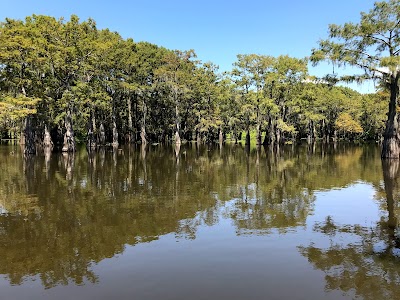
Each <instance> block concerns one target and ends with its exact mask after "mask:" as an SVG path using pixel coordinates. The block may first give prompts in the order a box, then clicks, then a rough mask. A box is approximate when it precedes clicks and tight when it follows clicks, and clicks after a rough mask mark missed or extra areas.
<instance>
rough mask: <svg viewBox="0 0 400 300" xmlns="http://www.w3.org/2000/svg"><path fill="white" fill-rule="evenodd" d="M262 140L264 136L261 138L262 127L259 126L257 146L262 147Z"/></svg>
mask: <svg viewBox="0 0 400 300" xmlns="http://www.w3.org/2000/svg"><path fill="white" fill-rule="evenodd" d="M261 139H262V136H261V125H260V124H257V141H256V144H257V145H261Z"/></svg>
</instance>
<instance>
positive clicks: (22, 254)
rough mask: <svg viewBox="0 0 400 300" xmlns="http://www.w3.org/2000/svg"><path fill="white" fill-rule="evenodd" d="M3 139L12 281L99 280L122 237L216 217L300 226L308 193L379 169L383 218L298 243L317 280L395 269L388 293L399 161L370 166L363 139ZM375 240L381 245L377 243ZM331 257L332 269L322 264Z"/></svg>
mask: <svg viewBox="0 0 400 300" xmlns="http://www.w3.org/2000/svg"><path fill="white" fill-rule="evenodd" d="M10 149H11V148H10V147H2V148H0V168H1V169H2V172H1V173H0V191H1V193H0V212H1V214H0V241H1V242H0V253H2V255H0V274H3V275H4V276H6V278H7V279H8V280H9V282H10V284H12V285H20V284H23V283H24V281H25V280H28V279H29V278H40V281H41V283H42V285H43V286H44V287H45V288H51V287H55V286H57V285H68V284H75V285H81V284H87V283H98V280H99V279H98V275H97V274H95V273H94V271H93V265H94V264H96V263H98V262H100V261H102V260H104V259H106V258H111V257H114V256H115V255H116V254H120V253H123V252H124V250H125V248H126V246H127V245H132V246H134V245H137V244H141V243H146V242H150V241H154V240H157V239H159V238H160V237H161V236H163V235H167V234H169V233H173V234H174V235H175V237H176V238H177V239H188V240H193V239H196V236H197V231H198V228H199V227H200V226H213V225H216V224H218V223H219V222H220V220H221V219H222V218H228V219H229V220H231V223H232V224H233V225H232V226H233V227H234V228H235V232H236V235H237V236H243V235H244V236H251V235H271V234H275V233H278V234H285V233H287V232H290V231H295V230H297V229H299V228H303V229H304V228H305V226H306V220H307V217H308V216H309V215H310V214H311V213H312V212H313V209H314V202H315V198H316V195H315V193H316V192H317V191H323V190H330V189H333V188H344V187H347V186H349V185H352V184H354V183H357V182H360V181H363V182H368V183H369V184H371V185H373V186H374V187H375V188H376V190H377V193H378V194H379V193H381V192H382V191H381V190H382V185H381V184H380V183H381V181H382V167H383V170H384V172H383V179H384V182H385V185H384V190H385V191H386V192H387V193H389V194H390V191H392V194H391V195H392V198H390V197H389V196H387V199H388V200H387V209H389V211H390V210H392V211H393V213H389V221H388V222H384V221H381V222H380V223H378V224H376V227H375V228H371V229H366V228H360V227H357V226H355V227H354V228H349V227H348V226H344V227H343V226H340V225H337V224H336V223H335V222H334V220H333V219H329V220H327V221H326V223H324V224H319V225H318V224H317V226H316V227H315V231H316V232H323V233H326V234H329V236H330V237H333V236H334V235H335V234H341V233H342V232H343V231H346V230H347V231H350V233H351V234H353V235H357V236H359V237H360V238H361V240H362V243H360V245H356V246H355V247H353V246H352V245H349V246H348V247H343V246H337V245H336V244H332V248H329V249H319V248H316V247H315V246H314V245H313V244H311V245H309V246H307V247H304V246H301V247H299V251H300V252H301V254H302V255H303V256H305V257H307V258H308V260H309V261H310V263H311V264H313V265H314V266H315V267H316V268H319V269H322V270H324V271H326V272H327V277H326V280H327V286H328V288H342V287H343V286H344V290H346V288H347V287H348V288H355V287H354V286H355V285H356V284H357V280H358V278H359V277H358V276H360V275H357V274H358V273H354V274H353V273H352V272H353V268H354V269H357V270H359V271H357V272H359V273H360V272H361V273H362V272H369V271H371V272H374V270H375V269H374V268H376V267H375V265H377V267H378V268H381V269H377V270H381V271H385V272H387V273H386V274H388V275H387V276H389V277H390V276H394V277H393V278H392V277H390V278H389V279H385V280H386V281H387V284H386V285H385V284H384V283H383V279H382V278H380V279H379V280H380V281H377V282H378V283H379V284H380V283H381V284H382V286H383V287H381V290H380V291H381V292H385V291H386V290H382V289H385V287H387V289H388V291H387V292H388V293H389V287H390V284H394V282H395V280H397V273H396V272H397V269H398V268H397V267H396V266H394V264H395V263H396V261H397V256H396V255H397V254H396V253H397V250H396V249H397V246H396V245H397V244H396V241H397V239H396V229H395V227H396V226H397V220H396V218H395V212H396V209H397V202H396V203H395V199H396V197H395V196H394V195H397V194H398V192H399V190H398V189H399V186H398V173H399V171H398V165H397V167H395V166H391V167H390V166H386V165H385V164H384V165H383V166H381V162H380V159H379V150H378V149H377V148H376V147H374V146H363V147H360V146H358V147H356V146H351V145H345V144H344V145H340V144H339V145H323V144H313V145H309V146H307V145H305V146H299V147H298V146H293V145H287V146H281V147H280V148H271V147H256V148H252V149H250V148H249V147H244V146H241V145H229V144H228V145H223V146H222V147H221V146H219V147H218V146H214V147H209V146H206V145H197V144H185V145H180V146H179V147H178V146H175V145H173V146H169V147H162V146H153V145H147V146H145V147H141V146H138V147H123V148H120V149H119V150H118V151H109V150H108V149H104V148H103V149H100V150H99V151H97V152H94V151H92V152H90V153H89V154H88V153H87V152H86V151H85V149H81V150H79V151H77V152H76V153H75V154H74V155H72V154H52V155H51V156H49V155H43V156H40V155H38V156H34V157H31V158H26V157H24V156H23V155H22V154H21V152H20V151H16V150H10ZM12 149H14V148H12ZM389 194H388V195H389ZM390 199H392V200H390ZM395 225H396V226H395ZM326 228H333V229H329V231H327V232H325V231H326ZM324 230H325V231H324ZM377 240H379V241H385V242H386V244H385V247H383V246H382V247H383V248H380V250H379V249H378V250H376V249H375V248H374V245H375V241H377ZM332 243H333V241H332ZM366 254H368V255H366ZM395 254H396V255H395ZM49 257H51V259H49ZM367 262H369V264H367ZM347 263H352V264H353V265H352V268H351V269H349V270H347V269H346V266H347ZM342 264H343V268H344V269H343V272H341V273H340V274H336V273H335V271H334V270H333V271H332V272H333V274H330V273H329V271H330V270H331V269H332V268H334V267H340V266H342ZM369 267H371V268H372V267H373V268H372V269H371V270H369V269H368V268H369ZM363 268H364V269H363ZM388 268H389V269H390V268H391V269H390V270H389V269H388ZM354 272H356V271H354ZM377 272H378V271H377ZM341 276H342V277H341ZM371 278H372V279H371V286H372V284H373V282H372V281H373V277H371ZM391 278H392V279H391ZM343 280H346V285H343V284H344V283H342V281H343ZM374 280H378V279H374ZM378 283H377V284H378ZM389 283H390V284H389ZM375 285H376V284H375ZM373 292H374V291H373V290H372V288H371V293H373ZM360 294H361V292H360ZM383 295H384V294H383ZM371 299H372V298H371Z"/></svg>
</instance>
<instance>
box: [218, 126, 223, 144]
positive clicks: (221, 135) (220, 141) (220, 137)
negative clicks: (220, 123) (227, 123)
mask: <svg viewBox="0 0 400 300" xmlns="http://www.w3.org/2000/svg"><path fill="white" fill-rule="evenodd" d="M218 141H219V144H220V145H222V144H223V143H224V134H223V132H222V128H220V129H219V136H218Z"/></svg>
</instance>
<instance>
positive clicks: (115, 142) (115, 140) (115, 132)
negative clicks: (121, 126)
mask: <svg viewBox="0 0 400 300" xmlns="http://www.w3.org/2000/svg"><path fill="white" fill-rule="evenodd" d="M112 137H113V141H112V146H113V147H114V148H116V147H118V129H117V122H116V120H115V115H113V129H112Z"/></svg>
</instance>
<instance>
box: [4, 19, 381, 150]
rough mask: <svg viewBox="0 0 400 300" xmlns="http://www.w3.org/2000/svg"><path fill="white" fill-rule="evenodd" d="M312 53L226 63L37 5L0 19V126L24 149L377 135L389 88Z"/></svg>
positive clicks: (243, 58)
mask: <svg viewBox="0 0 400 300" xmlns="http://www.w3.org/2000/svg"><path fill="white" fill-rule="evenodd" d="M307 65H308V61H307V59H298V58H292V57H289V56H279V57H271V56H265V55H256V54H249V55H238V56H237V61H236V62H235V63H234V64H233V69H232V71H231V72H228V73H223V74H221V73H220V72H219V71H218V67H217V66H216V65H214V64H213V63H203V62H201V61H199V60H197V59H196V54H195V52H194V51H193V50H188V51H181V50H169V49H166V48H163V47H159V46H157V45H154V44H150V43H147V42H139V43H136V42H134V41H133V40H132V39H123V38H122V37H121V36H120V35H119V34H118V33H116V32H111V31H110V30H108V29H103V30H99V29H97V28H96V23H95V21H93V20H91V19H89V20H87V21H83V22H81V21H80V20H79V18H78V17H77V16H71V18H70V20H68V21H66V20H64V19H59V20H57V19H55V18H53V17H49V16H39V15H33V16H31V17H27V18H26V19H25V20H24V21H21V20H12V19H6V20H5V21H4V22H3V23H1V24H0V132H1V138H3V139H7V138H17V139H20V140H21V143H23V144H25V152H26V153H35V152H36V151H37V149H38V147H44V148H49V149H52V148H53V147H56V148H58V149H60V150H62V151H68V152H69V151H74V150H75V147H76V143H77V142H85V143H86V144H87V146H88V149H95V148H97V147H99V146H104V145H113V146H117V145H118V144H119V143H137V142H141V143H142V144H145V143H148V142H171V141H172V142H175V143H181V142H182V141H183V140H184V141H192V140H195V141H197V142H199V143H210V142H218V141H219V142H223V141H224V140H226V139H227V136H228V134H229V137H230V138H231V139H232V140H236V141H237V140H238V138H239V137H240V136H241V134H242V132H245V133H247V136H246V143H249V142H250V132H255V133H256V143H260V144H261V143H265V144H275V143H283V142H285V141H287V140H294V139H301V138H307V139H309V140H312V139H317V138H321V139H324V140H334V139H338V138H345V139H355V138H357V139H372V140H379V139H380V138H381V136H382V134H383V130H384V127H385V120H386V115H385V112H386V111H387V106H388V101H389V97H388V94H387V93H386V92H380V93H376V94H369V95H362V94H360V93H358V92H356V91H354V90H351V89H349V88H344V87H338V86H332V85H330V84H328V83H326V82H321V81H317V80H316V79H313V78H312V77H310V76H309V75H308V70H307Z"/></svg>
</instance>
